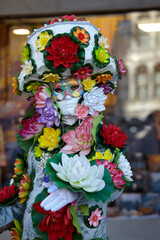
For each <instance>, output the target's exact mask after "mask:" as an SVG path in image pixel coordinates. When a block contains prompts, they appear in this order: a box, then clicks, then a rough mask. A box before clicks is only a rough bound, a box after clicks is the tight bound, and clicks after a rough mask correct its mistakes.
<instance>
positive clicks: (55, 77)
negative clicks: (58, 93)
mask: <svg viewBox="0 0 160 240" xmlns="http://www.w3.org/2000/svg"><path fill="white" fill-rule="evenodd" d="M42 80H45V82H46V83H49V82H53V83H55V82H58V81H60V80H61V77H60V76H59V75H58V74H54V73H47V74H44V75H43V78H42Z"/></svg>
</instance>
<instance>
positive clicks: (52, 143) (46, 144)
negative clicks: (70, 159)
mask: <svg viewBox="0 0 160 240" xmlns="http://www.w3.org/2000/svg"><path fill="white" fill-rule="evenodd" d="M60 134H61V131H60V130H59V129H56V130H55V129H54V128H44V132H43V135H42V136H40V138H39V139H38V142H39V143H40V145H39V146H40V147H41V148H47V150H48V151H52V150H53V149H55V148H56V147H58V143H59V140H60V139H59V136H60Z"/></svg>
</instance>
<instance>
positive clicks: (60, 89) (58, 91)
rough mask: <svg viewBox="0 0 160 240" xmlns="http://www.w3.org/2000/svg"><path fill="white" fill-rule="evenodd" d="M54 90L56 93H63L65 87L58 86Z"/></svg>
mask: <svg viewBox="0 0 160 240" xmlns="http://www.w3.org/2000/svg"><path fill="white" fill-rule="evenodd" d="M54 91H55V92H56V93H62V92H63V89H62V88H56V89H55V90H54Z"/></svg>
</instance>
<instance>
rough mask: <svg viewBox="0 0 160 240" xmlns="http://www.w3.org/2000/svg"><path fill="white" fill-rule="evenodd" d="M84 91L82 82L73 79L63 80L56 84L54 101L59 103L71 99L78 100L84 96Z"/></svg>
mask: <svg viewBox="0 0 160 240" xmlns="http://www.w3.org/2000/svg"><path fill="white" fill-rule="evenodd" d="M83 92H84V90H83V87H82V85H81V82H80V80H77V79H75V78H73V77H68V78H66V79H62V80H61V81H60V82H56V83H55V86H54V89H53V99H54V100H55V101H56V102H58V101H62V100H65V99H69V98H71V97H72V98H77V97H80V96H81V95H82V94H83Z"/></svg>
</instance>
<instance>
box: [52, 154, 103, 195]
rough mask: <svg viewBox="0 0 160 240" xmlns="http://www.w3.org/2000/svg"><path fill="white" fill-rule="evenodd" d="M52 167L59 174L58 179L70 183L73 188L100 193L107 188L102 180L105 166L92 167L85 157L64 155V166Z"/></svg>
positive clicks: (54, 165)
mask: <svg viewBox="0 0 160 240" xmlns="http://www.w3.org/2000/svg"><path fill="white" fill-rule="evenodd" d="M51 166H52V167H53V169H54V170H55V171H56V172H57V177H58V178H60V179H62V180H63V181H65V182H69V184H70V185H71V186H72V187H73V188H76V189H80V188H82V189H84V190H85V191H86V192H98V191H101V190H102V189H103V188H104V187H105V182H104V181H103V180H102V178H103V175H104V166H103V165H100V166H96V165H94V166H91V165H90V162H89V161H88V159H87V158H86V157H85V156H78V155H75V156H74V157H68V156H67V155H66V154H64V153H63V154H62V164H61V163H59V164H58V165H57V164H55V163H51Z"/></svg>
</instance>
